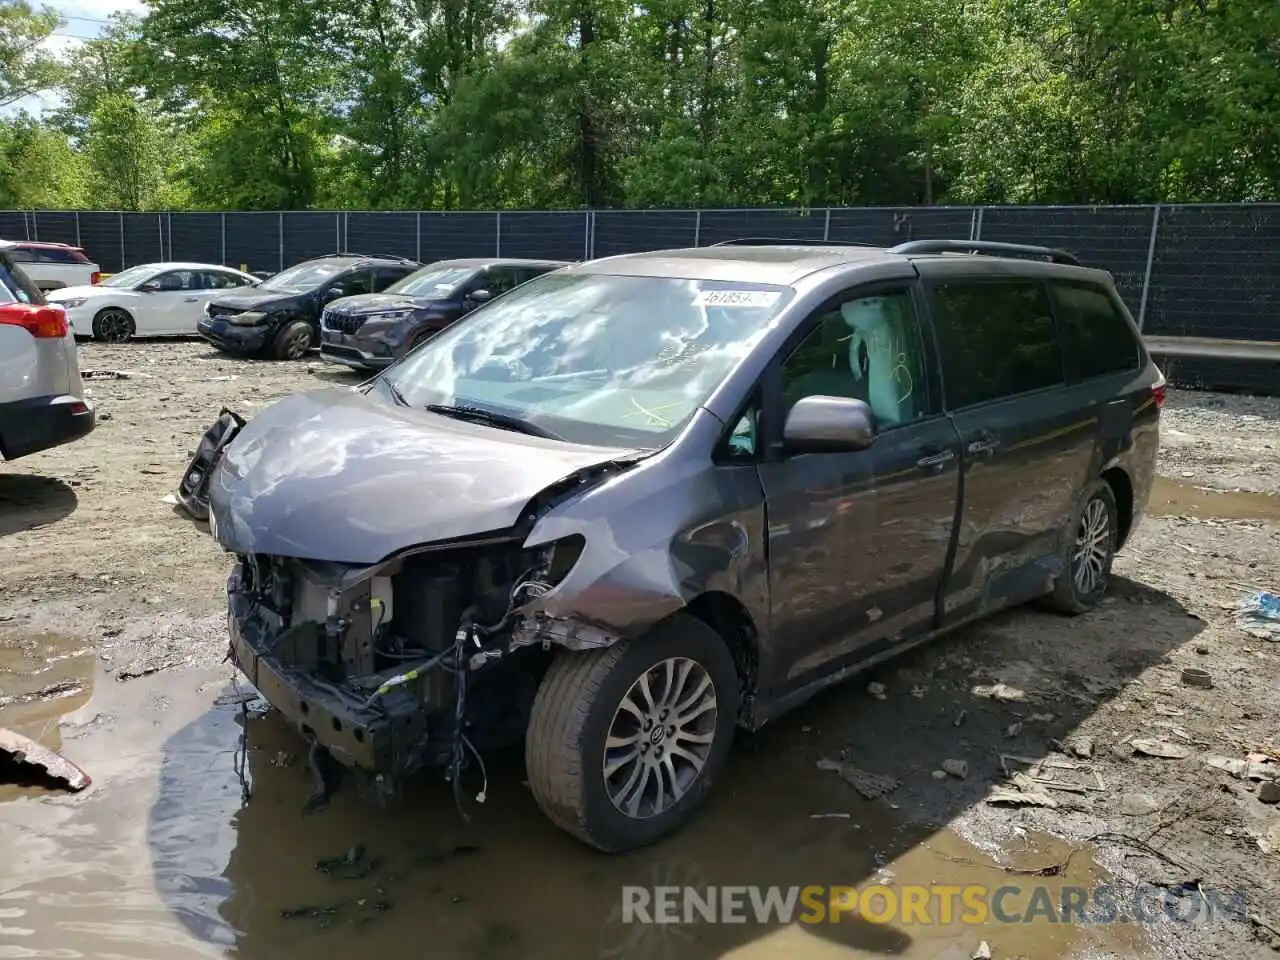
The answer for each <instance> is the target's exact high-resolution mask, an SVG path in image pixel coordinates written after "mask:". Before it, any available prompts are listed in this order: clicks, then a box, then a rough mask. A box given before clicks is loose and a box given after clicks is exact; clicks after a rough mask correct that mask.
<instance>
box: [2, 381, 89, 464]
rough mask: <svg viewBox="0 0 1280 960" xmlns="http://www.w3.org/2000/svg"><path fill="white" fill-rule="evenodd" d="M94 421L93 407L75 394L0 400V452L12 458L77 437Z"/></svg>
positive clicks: (68, 441) (8, 458) (77, 438)
mask: <svg viewBox="0 0 1280 960" xmlns="http://www.w3.org/2000/svg"><path fill="white" fill-rule="evenodd" d="M96 422H97V415H96V414H95V413H94V410H93V407H91V406H89V405H88V404H87V403H86V402H85V401H84V400H82V399H80V398H79V397H72V396H58V397H31V398H29V399H26V400H15V401H13V402H12V403H0V454H3V455H4V458H5V459H6V460H16V459H18V457H25V456H27V455H28V454H32V453H38V452H39V451H41V450H48V449H49V448H50V447H57V446H61V445H62V444H64V443H70V442H71V441H73V440H79V439H80V438H81V437H83V436H85V435H86V434H87V433H89V432H90V431H91V430H93V428H94V425H95V424H96Z"/></svg>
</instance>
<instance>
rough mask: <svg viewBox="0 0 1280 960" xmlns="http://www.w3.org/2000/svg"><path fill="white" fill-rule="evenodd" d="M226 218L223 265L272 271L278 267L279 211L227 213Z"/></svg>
mask: <svg viewBox="0 0 1280 960" xmlns="http://www.w3.org/2000/svg"><path fill="white" fill-rule="evenodd" d="M286 216H288V215H286ZM226 218H227V227H226V229H227V253H226V260H225V263H226V265H227V266H229V267H239V268H241V269H247V270H270V271H272V272H275V271H276V270H279V269H280V214H278V213H228V214H226Z"/></svg>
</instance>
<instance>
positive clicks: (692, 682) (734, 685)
mask: <svg viewBox="0 0 1280 960" xmlns="http://www.w3.org/2000/svg"><path fill="white" fill-rule="evenodd" d="M737 709H738V677H737V671H736V670H735V668H734V664H733V658H732V657H731V656H730V655H729V651H728V649H727V648H726V646H725V644H724V641H723V640H721V639H720V636H719V635H718V634H717V633H716V632H715V631H714V630H712V629H711V628H710V627H708V626H707V625H706V624H704V623H703V622H702V621H700V620H698V619H696V618H694V617H692V616H688V615H685V614H678V615H676V616H674V617H672V618H671V619H669V620H667V621H664V622H663V623H662V624H660V625H659V626H658V627H656V628H654V630H653V631H651V632H650V633H649V634H647V635H646V636H643V637H639V638H636V639H634V640H622V641H619V642H618V643H616V644H615V645H614V646H612V647H609V648H608V649H605V650H594V651H589V652H584V653H571V652H568V651H565V652H563V653H561V654H559V655H558V656H557V658H556V659H555V660H554V661H553V662H552V664H551V667H550V668H549V669H548V671H547V673H546V676H545V677H544V678H543V680H542V683H541V685H540V686H539V688H538V694H537V697H536V698H535V700H534V705H533V712H532V714H531V716H530V720H529V729H528V733H527V734H526V738H525V764H526V767H527V768H528V776H529V786H530V788H531V790H532V791H533V796H534V799H535V800H537V802H538V806H539V807H541V808H542V811H543V812H544V813H545V814H546V815H547V816H548V817H550V818H551V820H552V821H553V822H554V823H555V824H556V825H557V826H559V827H561V828H562V829H564V830H566V831H568V832H569V833H571V834H573V835H574V836H576V837H578V838H579V839H580V840H583V841H585V842H586V843H588V844H590V845H591V846H593V847H595V848H597V849H598V850H603V851H605V852H606V853H622V852H624V851H627V850H632V849H635V848H637V847H643V846H646V845H648V844H651V843H654V842H655V841H657V840H659V839H661V838H662V837H664V836H666V835H668V834H670V833H672V832H674V831H675V830H677V829H678V828H679V827H681V826H682V825H683V824H684V823H685V822H686V821H687V820H688V819H689V818H690V817H691V816H692V814H693V813H694V811H695V810H696V809H697V807H698V806H699V805H700V804H701V802H702V800H703V799H704V797H705V796H706V794H707V791H708V790H709V789H710V788H711V786H712V784H713V783H714V782H715V780H716V779H717V778H718V776H719V774H720V772H721V771H722V770H723V768H724V764H725V762H726V761H727V759H728V756H729V748H730V746H731V744H732V741H733V731H734V726H735V724H736V718H737Z"/></svg>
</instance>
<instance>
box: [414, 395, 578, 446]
mask: <svg viewBox="0 0 1280 960" xmlns="http://www.w3.org/2000/svg"><path fill="white" fill-rule="evenodd" d="M426 409H427V410H429V411H430V412H431V413H438V414H440V415H441V416H443V417H453V418H455V419H457V420H471V421H474V422H476V423H487V424H489V425H490V426H493V427H501V428H503V429H506V430H516V431H518V432H520V433H527V434H528V435H529V436H531V437H542V438H543V439H545V440H561V441H563V440H564V437H562V436H560V434H558V433H552V432H551V431H550V430H548V429H547V428H546V427H540V426H538V425H537V424H536V423H530V422H529V421H528V420H523V419H521V418H520V417H513V416H512V415H511V414H509V413H498V412H496V411H494V410H485V409H483V408H482V407H468V406H462V405H458V406H453V405H450V404H447V403H428V404H427V406H426Z"/></svg>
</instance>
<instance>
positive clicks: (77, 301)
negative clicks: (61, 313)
mask: <svg viewBox="0 0 1280 960" xmlns="http://www.w3.org/2000/svg"><path fill="white" fill-rule="evenodd" d="M85 299H86V298H85V297H72V298H71V299H70V300H55V301H53V302H54V303H56V304H57V305H59V306H61V307H62V308H63V309H64V310H73V309H75V308H76V307H83V306H84V303H85Z"/></svg>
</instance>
